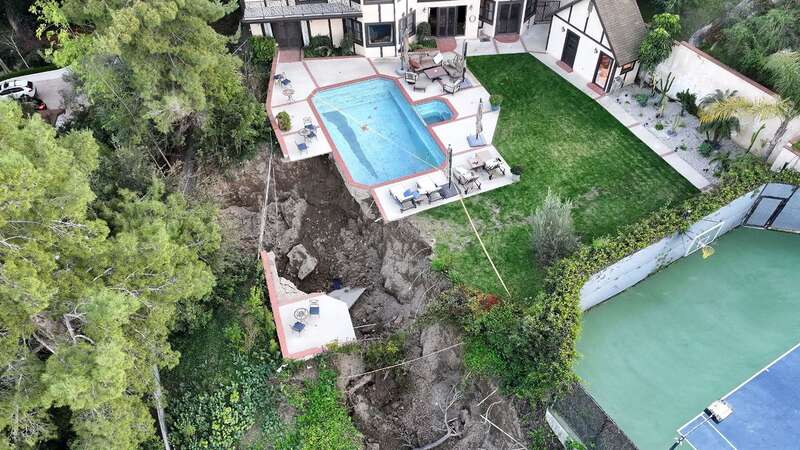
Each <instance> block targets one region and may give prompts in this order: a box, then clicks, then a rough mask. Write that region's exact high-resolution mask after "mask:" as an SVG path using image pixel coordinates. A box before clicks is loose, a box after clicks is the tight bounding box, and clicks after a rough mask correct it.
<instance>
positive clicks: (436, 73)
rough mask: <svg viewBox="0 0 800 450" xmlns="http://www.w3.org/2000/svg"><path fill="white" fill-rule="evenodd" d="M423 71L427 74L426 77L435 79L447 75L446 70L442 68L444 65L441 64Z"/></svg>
mask: <svg viewBox="0 0 800 450" xmlns="http://www.w3.org/2000/svg"><path fill="white" fill-rule="evenodd" d="M423 73H424V74H425V75H427V76H428V78H430V79H431V80H437V79H439V78H442V77H443V76H445V75H447V71H446V70H444V67H441V66H436V67H431V68H430V69H426V70H424V71H423Z"/></svg>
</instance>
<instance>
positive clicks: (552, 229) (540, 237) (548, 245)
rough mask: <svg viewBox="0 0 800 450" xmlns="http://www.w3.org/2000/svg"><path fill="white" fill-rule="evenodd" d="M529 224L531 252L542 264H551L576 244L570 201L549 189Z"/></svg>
mask: <svg viewBox="0 0 800 450" xmlns="http://www.w3.org/2000/svg"><path fill="white" fill-rule="evenodd" d="M531 224H532V236H533V252H534V254H535V255H536V259H537V260H538V261H539V263H540V264H542V265H550V264H552V263H553V262H555V261H556V260H557V259H559V258H561V257H563V256H565V255H567V254H569V253H570V252H572V251H573V250H575V248H576V247H577V246H578V237H577V236H576V235H575V226H574V225H573V223H572V202H570V201H569V200H567V201H562V200H561V199H560V198H558V196H557V195H556V194H554V193H553V192H552V191H551V190H550V189H548V190H547V196H546V197H545V199H544V202H543V203H542V205H541V206H540V207H539V208H538V209H537V210H536V213H534V215H533V218H532V219H531Z"/></svg>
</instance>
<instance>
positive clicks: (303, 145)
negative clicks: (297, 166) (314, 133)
mask: <svg viewBox="0 0 800 450" xmlns="http://www.w3.org/2000/svg"><path fill="white" fill-rule="evenodd" d="M294 144H295V145H296V146H297V150H300V153H303V152H305V151H308V142H307V139H306V138H305V137H303V136H300V137H299V138H296V139H295V140H294Z"/></svg>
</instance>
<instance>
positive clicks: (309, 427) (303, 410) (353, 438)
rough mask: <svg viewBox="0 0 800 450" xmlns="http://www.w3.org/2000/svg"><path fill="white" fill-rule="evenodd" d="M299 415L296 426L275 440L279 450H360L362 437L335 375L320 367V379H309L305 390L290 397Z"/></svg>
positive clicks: (297, 415)
mask: <svg viewBox="0 0 800 450" xmlns="http://www.w3.org/2000/svg"><path fill="white" fill-rule="evenodd" d="M289 403H290V404H291V405H292V406H294V408H295V410H296V416H295V420H294V422H295V423H294V427H293V429H292V430H290V431H289V432H288V433H286V434H284V435H282V436H278V437H277V439H274V440H273V441H272V444H273V447H274V448H275V449H278V450H289V449H292V450H316V449H337V450H350V449H352V450H355V449H358V448H361V439H362V436H361V434H360V433H359V432H358V430H356V428H355V427H354V426H353V422H352V421H351V420H350V416H349V415H348V414H347V408H345V406H344V404H343V402H342V398H341V394H340V393H339V390H338V389H337V388H336V372H335V371H333V370H331V369H329V368H327V366H326V364H325V363H324V362H323V363H322V364H320V370H319V377H318V378H317V379H316V380H306V381H305V383H304V387H303V390H302V391H300V392H297V393H296V394H295V395H292V396H291V397H290V398H289Z"/></svg>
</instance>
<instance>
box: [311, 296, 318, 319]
mask: <svg viewBox="0 0 800 450" xmlns="http://www.w3.org/2000/svg"><path fill="white" fill-rule="evenodd" d="M308 314H309V315H310V316H311V317H319V300H318V299H316V298H314V299H311V301H310V302H309V307H308Z"/></svg>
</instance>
